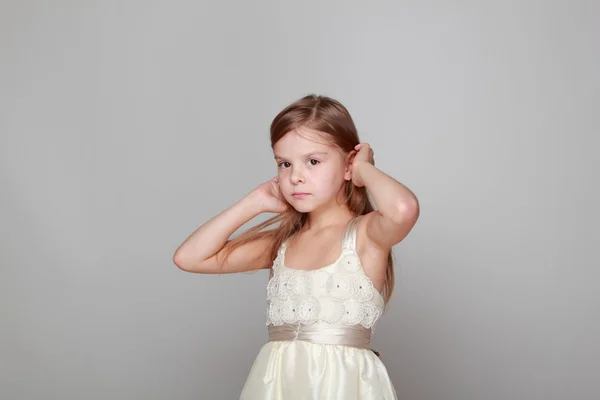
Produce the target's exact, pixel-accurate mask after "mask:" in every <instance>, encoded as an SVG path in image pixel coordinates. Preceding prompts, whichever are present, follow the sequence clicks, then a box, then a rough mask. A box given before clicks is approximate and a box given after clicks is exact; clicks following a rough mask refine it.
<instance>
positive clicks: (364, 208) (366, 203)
mask: <svg viewBox="0 0 600 400" xmlns="http://www.w3.org/2000/svg"><path fill="white" fill-rule="evenodd" d="M299 128H308V129H312V130H316V131H319V132H323V133H325V134H326V135H327V137H328V139H329V140H331V143H332V144H334V145H336V146H338V147H339V148H340V149H342V151H343V152H345V153H349V152H351V151H352V150H354V147H355V146H356V145H357V144H359V143H360V140H359V136H358V132H357V130H356V126H355V125H354V121H353V120H352V117H351V116H350V113H349V112H348V110H347V109H346V107H344V106H343V105H342V104H341V103H340V102H338V101H337V100H334V99H332V98H330V97H326V96H318V95H314V94H311V95H308V96H305V97H303V98H301V99H299V100H297V101H295V102H294V103H292V104H290V105H289V106H287V107H286V108H284V109H283V110H282V111H281V112H279V114H277V116H276V117H275V118H274V119H273V121H272V123H271V147H274V146H275V144H276V143H277V142H278V141H279V140H280V139H281V138H283V137H284V136H285V135H286V134H287V133H288V132H291V131H294V130H296V129H299ZM345 194H346V197H345V198H346V203H347V206H348V208H349V210H350V211H351V212H352V213H354V214H355V215H357V216H359V215H365V214H368V213H370V212H371V211H373V210H374V207H373V205H372V204H371V201H370V200H369V197H368V195H367V190H366V188H365V187H357V186H355V185H354V184H353V183H352V181H351V180H350V181H347V182H346V187H345ZM305 222H306V214H304V213H300V212H298V211H296V210H295V209H294V208H293V207H288V210H287V211H286V212H283V213H281V214H278V215H276V216H275V217H273V218H270V219H268V220H266V221H264V222H262V223H260V224H258V225H256V226H254V227H252V228H250V229H248V230H247V231H245V232H244V233H242V234H241V235H239V236H237V237H235V238H233V239H232V240H230V241H229V242H227V244H226V245H225V248H224V257H225V258H226V257H227V254H229V253H230V252H231V251H232V250H233V249H234V248H236V247H238V246H241V245H243V244H246V243H248V242H252V241H253V240H256V239H261V238H266V237H270V238H272V239H273V246H272V248H271V251H270V254H269V257H268V259H269V260H270V262H271V263H272V262H273V261H274V260H275V258H276V257H277V252H278V250H279V248H280V246H281V245H282V243H283V242H284V241H285V240H286V239H287V238H289V237H290V236H292V235H293V234H294V233H296V232H298V231H299V230H300V229H301V228H302V227H303V226H304V223H305ZM272 225H276V227H275V228H274V229H266V228H268V227H270V226H272ZM393 289H394V261H393V256H392V251H391V250H390V252H389V254H388V262H387V268H386V274H385V283H384V287H383V298H384V300H385V303H386V304H387V302H388V301H389V299H390V297H391V295H392V292H393Z"/></svg>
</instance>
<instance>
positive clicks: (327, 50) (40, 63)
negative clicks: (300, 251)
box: [0, 0, 600, 400]
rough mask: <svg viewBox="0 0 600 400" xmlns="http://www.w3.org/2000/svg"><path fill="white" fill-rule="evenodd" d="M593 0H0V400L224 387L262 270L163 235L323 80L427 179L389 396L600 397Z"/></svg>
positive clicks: (254, 178)
mask: <svg viewBox="0 0 600 400" xmlns="http://www.w3.org/2000/svg"><path fill="white" fill-rule="evenodd" d="M599 10H600V6H599V5H598V3H597V2H593V1H588V2H584V1H562V2H549V1H546V2H542V1H538V2H532V1H519V2H517V1H494V2H475V1H472V2H466V1H452V2H446V1H437V2H433V1H397V2H392V1H389V2H370V3H369V4H368V5H367V2H364V1H361V2H359V1H356V2H348V1H326V2H316V1H312V2H311V1H302V2H298V1H294V2H279V1H260V2H242V1H237V2H216V1H214V2H191V1H189V2H167V1H163V2H156V1H154V2H150V1H144V2H142V1H138V2H133V1H128V2H122V1H120V2H117V1H104V2H99V1H52V2H50V1H39V2H32V1H16V0H15V1H2V2H1V5H0V58H1V59H0V113H1V114H0V132H1V141H0V156H1V163H0V168H1V169H0V190H1V203H0V205H1V209H0V235H1V236H0V246H1V247H0V263H1V272H2V274H1V280H0V293H1V295H0V296H1V298H0V300H1V304H2V306H1V312H2V324H1V329H0V335H1V341H0V346H1V348H0V351H1V355H0V398H2V399H167V398H169V399H235V398H236V397H237V396H238V394H239V392H240V390H241V388H242V385H243V383H244V380H245V378H246V375H247V373H248V369H249V367H250V365H251V363H252V361H253V359H254V357H255V356H256V354H257V353H258V350H259V348H260V346H261V345H262V344H263V343H264V341H265V338H266V330H265V326H264V321H265V307H266V303H265V290H264V286H265V284H266V280H267V273H266V271H261V272H256V273H247V274H240V275H229V276H200V275H194V274H189V273H184V272H181V271H180V270H178V269H177V268H176V267H175V265H174V264H173V263H172V255H173V252H174V250H175V248H176V247H177V246H178V245H179V243H181V241H183V240H184V239H185V237H186V236H187V235H188V234H189V233H191V231H192V230H194V229H195V228H196V227H197V226H198V225H199V224H201V223H202V222H204V221H206V220H207V219H208V218H210V217H211V216H212V215H214V214H216V213H218V212H219V211H221V210H222V209H224V208H225V207H227V206H229V205H231V204H232V203H233V202H234V201H236V200H237V199H238V198H240V197H241V196H243V195H244V194H245V193H246V192H248V191H249V190H251V189H252V188H254V187H255V186H256V185H258V184H259V183H261V182H262V181H264V180H266V179H269V178H270V177H271V176H273V175H274V174H275V172H276V169H275V163H274V161H273V160H272V153H271V150H270V146H269V141H268V125H269V123H270V121H271V119H272V118H273V117H274V116H275V114H276V113H277V112H278V111H279V110H280V109H281V108H283V107H284V106H285V105H287V104H288V103H290V102H291V101H293V100H295V99H297V98H299V97H301V96H303V95H305V94H307V93H309V92H316V93H320V94H326V95H330V96H333V97H335V98H337V99H339V100H341V101H342V102H343V103H344V104H345V105H346V106H347V107H348V108H349V109H350V111H351V113H352V115H353V116H354V118H355V120H356V123H357V125H358V128H359V131H360V133H361V135H362V139H363V140H364V141H367V142H369V143H370V144H371V145H372V146H373V148H374V149H375V151H376V153H377V165H378V167H380V168H381V169H382V170H384V171H385V172H387V173H389V174H391V175H392V176H394V177H396V178H397V179H398V180H400V181H401V182H403V183H405V184H406V185H408V186H409V187H410V188H411V189H413V190H414V191H415V193H416V194H417V195H418V197H419V199H420V203H421V218H420V220H419V222H418V224H417V226H416V227H415V229H414V230H413V232H412V233H411V234H410V235H409V237H408V238H407V239H406V240H405V241H404V242H402V243H401V244H400V245H398V246H397V247H396V248H395V254H396V258H397V262H398V265H397V269H396V275H397V286H396V291H395V294H394V296H393V298H392V302H391V304H390V307H389V310H388V312H387V314H385V316H384V318H383V319H382V321H381V323H380V324H379V325H378V327H377V331H376V333H375V339H374V347H375V348H377V349H378V350H380V351H381V352H382V357H383V360H384V362H385V364H386V366H387V367H388V369H389V373H390V375H391V377H392V379H393V381H394V384H395V385H396V387H397V390H398V393H399V395H400V398H402V399H405V400H421V399H424V400H471V399H473V400H475V399H478V400H492V399H503V400H516V399H523V400H532V399H597V398H600V389H599V386H598V385H599V383H598V377H599V375H598V374H599V373H600V372H599V371H600V361H599V360H600V346H599V343H598V340H599V339H598V338H599V337H600V321H599V315H600V294H599V293H600V291H599V290H600V281H599V278H600V274H599V272H598V267H599V262H598V256H597V251H598V244H599V243H600V240H599V234H598V230H597V228H598V223H599V222H600V221H599V218H598V211H597V206H598V204H599V201H600V198H599V197H600V196H599V191H598V177H597V171H598V145H599V144H600V143H599V142H600V140H599V139H598V133H599V127H600V118H599V110H600V107H599V106H600V101H599V100H600V94H599V93H600V80H599V77H598V71H599V70H600V56H599V48H600V47H599V40H598V38H599V37H600V27H599V25H600V24H599V23H598V21H599V17H600V12H599ZM265 217H266V216H261V218H265Z"/></svg>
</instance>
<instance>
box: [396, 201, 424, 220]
mask: <svg viewBox="0 0 600 400" xmlns="http://www.w3.org/2000/svg"><path fill="white" fill-rule="evenodd" d="M419 213H420V208H419V201H418V200H417V199H416V198H413V199H411V200H409V201H406V200H403V201H401V202H400V203H399V204H398V205H397V207H396V210H395V212H394V213H393V215H391V216H390V219H391V220H392V221H393V222H394V223H395V224H398V225H403V224H406V222H407V221H411V222H412V223H414V222H416V220H417V219H418V218H419Z"/></svg>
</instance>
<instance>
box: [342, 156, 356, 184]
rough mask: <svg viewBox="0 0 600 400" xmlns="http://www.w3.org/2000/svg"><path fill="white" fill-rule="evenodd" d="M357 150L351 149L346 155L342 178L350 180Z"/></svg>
mask: <svg viewBox="0 0 600 400" xmlns="http://www.w3.org/2000/svg"><path fill="white" fill-rule="evenodd" d="M356 154H357V151H356V150H352V151H351V152H350V153H348V155H347V156H346V163H345V164H346V168H345V170H344V180H347V181H351V180H352V166H353V164H354V157H356Z"/></svg>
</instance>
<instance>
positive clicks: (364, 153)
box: [352, 143, 375, 187]
mask: <svg viewBox="0 0 600 400" xmlns="http://www.w3.org/2000/svg"><path fill="white" fill-rule="evenodd" d="M354 150H356V151H357V153H356V156H354V161H353V162H352V183H354V184H355V185H356V186H358V187H362V186H365V183H364V182H363V180H362V177H361V176H360V173H359V168H360V165H361V164H362V163H368V164H372V165H375V158H374V157H375V152H374V151H373V149H372V148H371V146H369V144H368V143H360V144H357V145H356V146H354Z"/></svg>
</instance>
